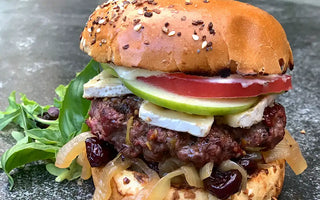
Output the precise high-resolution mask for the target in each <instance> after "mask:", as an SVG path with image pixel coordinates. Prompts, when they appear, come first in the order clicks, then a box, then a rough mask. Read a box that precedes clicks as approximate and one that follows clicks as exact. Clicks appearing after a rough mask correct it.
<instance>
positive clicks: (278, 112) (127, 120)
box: [87, 95, 286, 167]
mask: <svg viewBox="0 0 320 200" xmlns="http://www.w3.org/2000/svg"><path fill="white" fill-rule="evenodd" d="M142 101H143V100H142V99H141V98H139V97H137V96H135V95H124V96H121V97H109V98H96V99H93V100H92V107H91V110H90V113H89V115H90V118H89V119H88V120H87V124H88V126H89V127H90V128H91V131H92V133H93V134H95V135H96V136H97V137H98V138H99V139H100V140H104V141H106V142H108V143H109V144H111V145H113V146H114V148H115V149H116V150H117V151H118V152H120V153H121V154H122V155H123V156H125V157H129V158H136V157H140V158H144V160H146V161H148V162H161V161H163V160H165V159H168V158H169V157H173V158H177V159H179V160H180V161H182V162H186V163H193V164H194V165H195V166H196V167H202V166H203V165H205V164H206V163H208V162H214V163H215V165H216V164H217V165H218V164H219V163H221V162H222V161H224V160H228V159H236V158H240V157H242V156H244V155H245V152H246V151H260V150H269V149H272V148H273V147H274V146H275V145H277V144H278V143H279V142H280V141H281V140H282V139H283V137H284V134H285V125H286V116H285V111H284V108H283V106H281V105H280V104H273V105H271V106H268V107H266V108H265V110H264V112H263V120H262V121H261V122H259V123H257V124H255V125H253V126H251V127H250V128H232V127H229V126H227V125H223V124H216V123H214V124H213V125H212V127H211V129H210V131H209V134H208V135H207V136H206V137H195V136H192V135H190V134H188V133H184V132H177V131H173V130H168V129H165V128H161V127H157V126H154V125H150V124H148V123H146V122H145V121H143V120H141V119H140V118H139V107H140V105H141V103H142Z"/></svg>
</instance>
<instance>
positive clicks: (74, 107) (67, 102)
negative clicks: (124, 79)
mask: <svg viewBox="0 0 320 200" xmlns="http://www.w3.org/2000/svg"><path fill="white" fill-rule="evenodd" d="M99 73H100V64H99V63H98V62H96V61H94V60H91V61H90V62H89V64H88V65H87V66H86V68H85V69H84V70H83V71H82V72H80V73H79V74H78V76H77V77H76V78H75V79H74V80H72V81H71V82H70V84H69V86H68V88H67V90H66V94H65V97H64V100H63V102H62V106H61V109H60V116H59V128H60V132H61V136H62V138H63V141H64V143H67V142H68V141H69V140H70V139H71V137H72V136H74V135H77V134H78V133H79V131H80V130H81V126H82V123H83V122H84V121H85V117H86V115H87V113H88V109H89V107H90V103H91V102H90V101H89V100H87V99H84V98H82V95H83V84H84V83H86V82H88V81H89V80H90V79H91V78H93V77H94V76H96V75H97V74H99Z"/></svg>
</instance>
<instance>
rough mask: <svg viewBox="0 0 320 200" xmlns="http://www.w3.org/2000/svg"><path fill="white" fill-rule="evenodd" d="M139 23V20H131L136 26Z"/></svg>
mask: <svg viewBox="0 0 320 200" xmlns="http://www.w3.org/2000/svg"><path fill="white" fill-rule="evenodd" d="M140 21H141V20H140V19H134V20H133V23H134V24H138V23H139V22H140Z"/></svg>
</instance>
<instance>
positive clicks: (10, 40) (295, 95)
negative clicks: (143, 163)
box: [0, 0, 320, 200]
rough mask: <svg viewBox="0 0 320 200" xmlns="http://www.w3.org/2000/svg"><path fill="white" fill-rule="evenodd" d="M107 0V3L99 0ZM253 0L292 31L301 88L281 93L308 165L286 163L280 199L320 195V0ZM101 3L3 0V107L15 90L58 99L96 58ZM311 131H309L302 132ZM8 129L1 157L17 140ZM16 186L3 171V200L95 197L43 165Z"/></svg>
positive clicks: (88, 185)
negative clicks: (90, 31) (92, 20)
mask: <svg viewBox="0 0 320 200" xmlns="http://www.w3.org/2000/svg"><path fill="white" fill-rule="evenodd" d="M100 2H101V1H100ZM247 2H250V3H252V4H254V5H256V6H258V7H261V8H263V9H265V10H267V11H268V12H270V13H271V14H272V15H274V16H275V17H276V18H277V19H278V20H279V21H280V23H281V24H282V25H283V27H284V29H285V30H286V32H287V35H288V39H289V42H290V43H291V47H292V49H293V53H294V58H295V69H294V71H293V72H292V73H291V74H292V75H293V87H294V89H293V90H292V91H290V92H288V93H286V94H284V95H282V96H281V97H280V98H279V101H280V102H281V103H282V104H283V105H284V106H285V107H286V111H287V116H288V125H287V128H288V130H289V131H290V132H291V133H292V134H293V136H294V137H295V138H296V140H297V141H298V142H299V143H300V146H301V148H302V152H303V154H304V156H305V158H306V159H307V162H308V164H309V167H308V169H307V170H306V171H305V172H304V173H303V174H302V175H300V176H295V175H294V174H293V172H292V171H291V169H289V168H288V167H287V172H286V176H287V177H286V179H285V184H284V188H283V192H282V194H281V196H280V198H279V199H281V200H285V199H299V200H302V199H309V200H311V199H320V176H319V175H320V166H319V161H320V160H319V155H320V148H319V138H320V136H319V134H320V132H319V128H318V126H319V124H320V117H319V116H320V104H319V100H320V78H319V77H320V64H319V63H320V41H319V38H320V5H319V2H318V1H317V0H309V1H307V3H306V4H304V3H303V2H304V1H299V3H298V4H297V3H295V2H297V1H296V0H283V1H268V0H259V1H258V0H256V1H254V2H252V1H247ZM98 3H99V1H80V0H68V1H64V0H55V1H52V0H41V1H37V0H20V1H0V24H1V25H0V110H4V109H5V107H6V106H7V105H8V104H7V100H6V99H7V97H8V95H9V94H10V92H11V91H12V90H16V91H17V92H23V93H26V94H27V96H28V97H29V98H30V99H33V100H36V101H37V102H39V103H41V104H51V103H52V99H53V97H54V88H56V87H57V86H58V85H59V84H67V83H68V82H69V81H70V80H71V79H72V78H73V77H74V75H75V73H76V72H78V71H80V70H81V69H83V67H84V66H85V65H86V63H87V62H88V61H89V60H90V58H89V57H88V56H86V55H85V54H83V53H82V52H81V51H80V50H79V49H78V42H79V34H80V32H81V30H82V28H83V25H84V23H85V22H86V19H87V17H88V16H89V14H90V13H91V12H92V10H93V9H94V8H95V6H96V5H97V4H98ZM301 130H305V131H306V134H305V135H303V134H301V133H300V131H301ZM9 131H10V130H5V131H2V132H1V134H0V135H1V136H0V155H1V154H2V153H3V152H4V150H5V149H7V148H8V147H10V145H11V144H12V143H13V140H12V139H11V138H10V137H8V136H5V135H7V134H8V132H9ZM13 177H14V178H15V180H16V186H15V188H14V190H13V191H11V192H10V191H9V189H8V181H7V178H6V176H5V175H4V173H3V172H2V171H0V199H27V198H31V199H90V197H91V196H92V193H93V186H92V182H91V181H84V182H77V181H73V182H63V183H56V182H54V177H53V176H51V175H50V174H48V173H47V172H46V170H45V167H44V165H41V164H40V165H27V166H26V167H24V168H22V169H19V170H16V171H15V172H14V174H13Z"/></svg>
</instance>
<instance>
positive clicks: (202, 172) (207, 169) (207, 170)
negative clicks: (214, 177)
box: [200, 162, 214, 180]
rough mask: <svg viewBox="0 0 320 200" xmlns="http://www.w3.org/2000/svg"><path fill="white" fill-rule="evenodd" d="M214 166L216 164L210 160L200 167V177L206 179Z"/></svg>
mask: <svg viewBox="0 0 320 200" xmlns="http://www.w3.org/2000/svg"><path fill="white" fill-rule="evenodd" d="M213 166H214V164H213V162H208V163H207V164H205V165H204V166H203V167H202V168H201V169H200V179H201V180H204V179H206V178H208V177H209V176H210V175H211V173H212V169H213Z"/></svg>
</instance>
